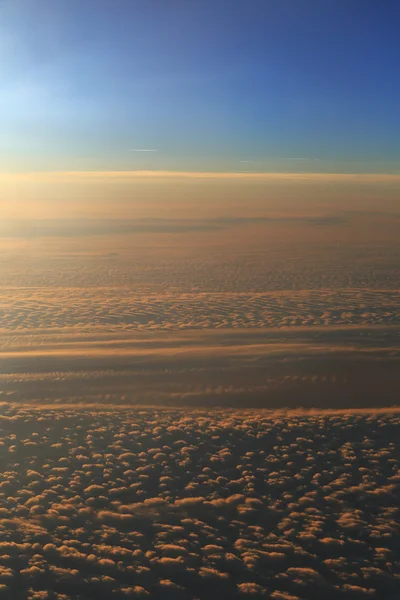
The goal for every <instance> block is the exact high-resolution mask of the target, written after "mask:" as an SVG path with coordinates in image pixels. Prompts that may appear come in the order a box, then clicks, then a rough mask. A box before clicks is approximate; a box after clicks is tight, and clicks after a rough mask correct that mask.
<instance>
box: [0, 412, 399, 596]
mask: <svg viewBox="0 0 400 600" xmlns="http://www.w3.org/2000/svg"><path fill="white" fill-rule="evenodd" d="M2 411H3V413H4V415H3V417H4V418H2V419H1V421H0V454H1V458H2V471H1V473H0V596H1V597H5V598H18V597H20V598H29V599H43V600H45V599H47V598H49V599H53V598H56V599H58V600H64V599H65V600H67V599H69V598H78V597H82V598H99V599H102V598H157V599H158V598H160V599H164V598H165V599H172V598H174V599H175V598H177V599H179V598H182V599H191V598H193V599H198V600H202V599H203V598H204V599H207V600H211V599H212V598H218V599H220V598H221V600H222V599H224V598H226V599H228V598H229V599H230V598H253V599H255V598H271V599H273V600H309V599H310V600H319V599H320V598H321V597H324V598H326V600H335V599H337V600H347V599H349V600H350V599H364V598H371V599H376V600H380V599H382V600H383V599H384V600H396V599H398V598H399V597H400V577H399V575H398V573H399V572H400V558H399V544H400V528H399V525H398V523H399V489H400V476H399V474H400V464H399V463H400V456H399V446H398V444H399V442H398V440H399V439H400V415H399V414H398V413H396V412H392V413H390V412H388V413H387V414H385V413H382V412H379V413H375V414H374V413H365V414H361V413H357V414H350V413H348V414H347V413H343V414H337V413H323V414H317V413H315V414H314V413H309V414H304V413H289V412H288V413H287V414H279V415H274V414H271V413H268V412H264V411H261V410H260V411H235V410H229V411H222V410H216V411H214V412H207V411H187V410H178V409H174V410H172V409H171V410H163V409H150V408H146V409H144V408H136V409H134V408H131V409H121V410H120V411H119V412H116V411H113V412H111V411H106V410H104V409H100V408H98V409H97V410H96V409H95V408H91V409H78V408H76V409H72V408H66V409H64V410H60V409H48V408H42V409H39V408H27V407H22V406H21V407H18V406H17V405H12V404H9V405H4V406H2ZM49 590H51V591H49Z"/></svg>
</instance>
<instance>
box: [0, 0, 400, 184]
mask: <svg viewBox="0 0 400 600" xmlns="http://www.w3.org/2000/svg"><path fill="white" fill-rule="evenodd" d="M399 22H400V3H399V2H398V1H397V0H386V1H385V2H377V1H376V0H374V1H372V0H230V1H229V2H226V1H215V0H202V1H201V2H200V1H197V0H188V1H183V0H179V1H178V0H168V1H165V0H141V1H139V0H112V1H111V0H85V1H84V2H83V1H82V0H52V1H51V2H50V1H49V0H3V1H2V2H1V4H0V53H1V55H2V61H1V66H0V109H1V138H0V161H1V164H0V169H1V170H2V171H5V172H7V171H8V172H15V171H35V170H43V171H64V170H136V169H150V170H152V169H162V170H191V171H193V170H194V171H196V170H199V171H201V170H222V171H260V172H262V171H288V172H296V171H306V172H321V171H322V172H339V173H340V172H375V173H378V172H386V173H398V172H400V135H399V134H400V116H399V114H400V113H399V109H398V106H399V96H400V79H399V77H398V76H397V75H398V57H399V51H400V41H399V36H398V26H399ZM143 150H150V151H143Z"/></svg>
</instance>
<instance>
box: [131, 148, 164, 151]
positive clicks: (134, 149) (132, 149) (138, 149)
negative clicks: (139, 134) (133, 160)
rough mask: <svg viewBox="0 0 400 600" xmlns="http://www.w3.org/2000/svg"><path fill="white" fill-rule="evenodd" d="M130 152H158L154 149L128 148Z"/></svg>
mask: <svg viewBox="0 0 400 600" xmlns="http://www.w3.org/2000/svg"><path fill="white" fill-rule="evenodd" d="M129 151H130V152H158V150H157V149H156V148H130V149H129Z"/></svg>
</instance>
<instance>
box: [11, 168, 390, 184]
mask: <svg viewBox="0 0 400 600" xmlns="http://www.w3.org/2000/svg"><path fill="white" fill-rule="evenodd" d="M104 179H114V180H122V181H125V180H130V179H132V180H137V179H228V180H229V179H233V180H236V179H247V180H260V179H261V180H265V181H291V180H294V181H316V182H325V181H332V182H347V181H349V182H351V181H354V182H365V183H373V182H377V183H385V182H388V183H389V182H393V183H400V174H398V173H312V172H309V173H295V172H293V173H282V172H281V173H272V172H271V173H266V172H212V171H162V170H160V171H156V170H133V171H53V172H50V171H37V172H33V171H31V172H19V173H10V172H3V173H0V183H1V182H2V183H8V182H10V183H11V182H12V183H15V182H65V181H71V182H74V181H79V180H82V181H87V180H89V181H103V180H104Z"/></svg>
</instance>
